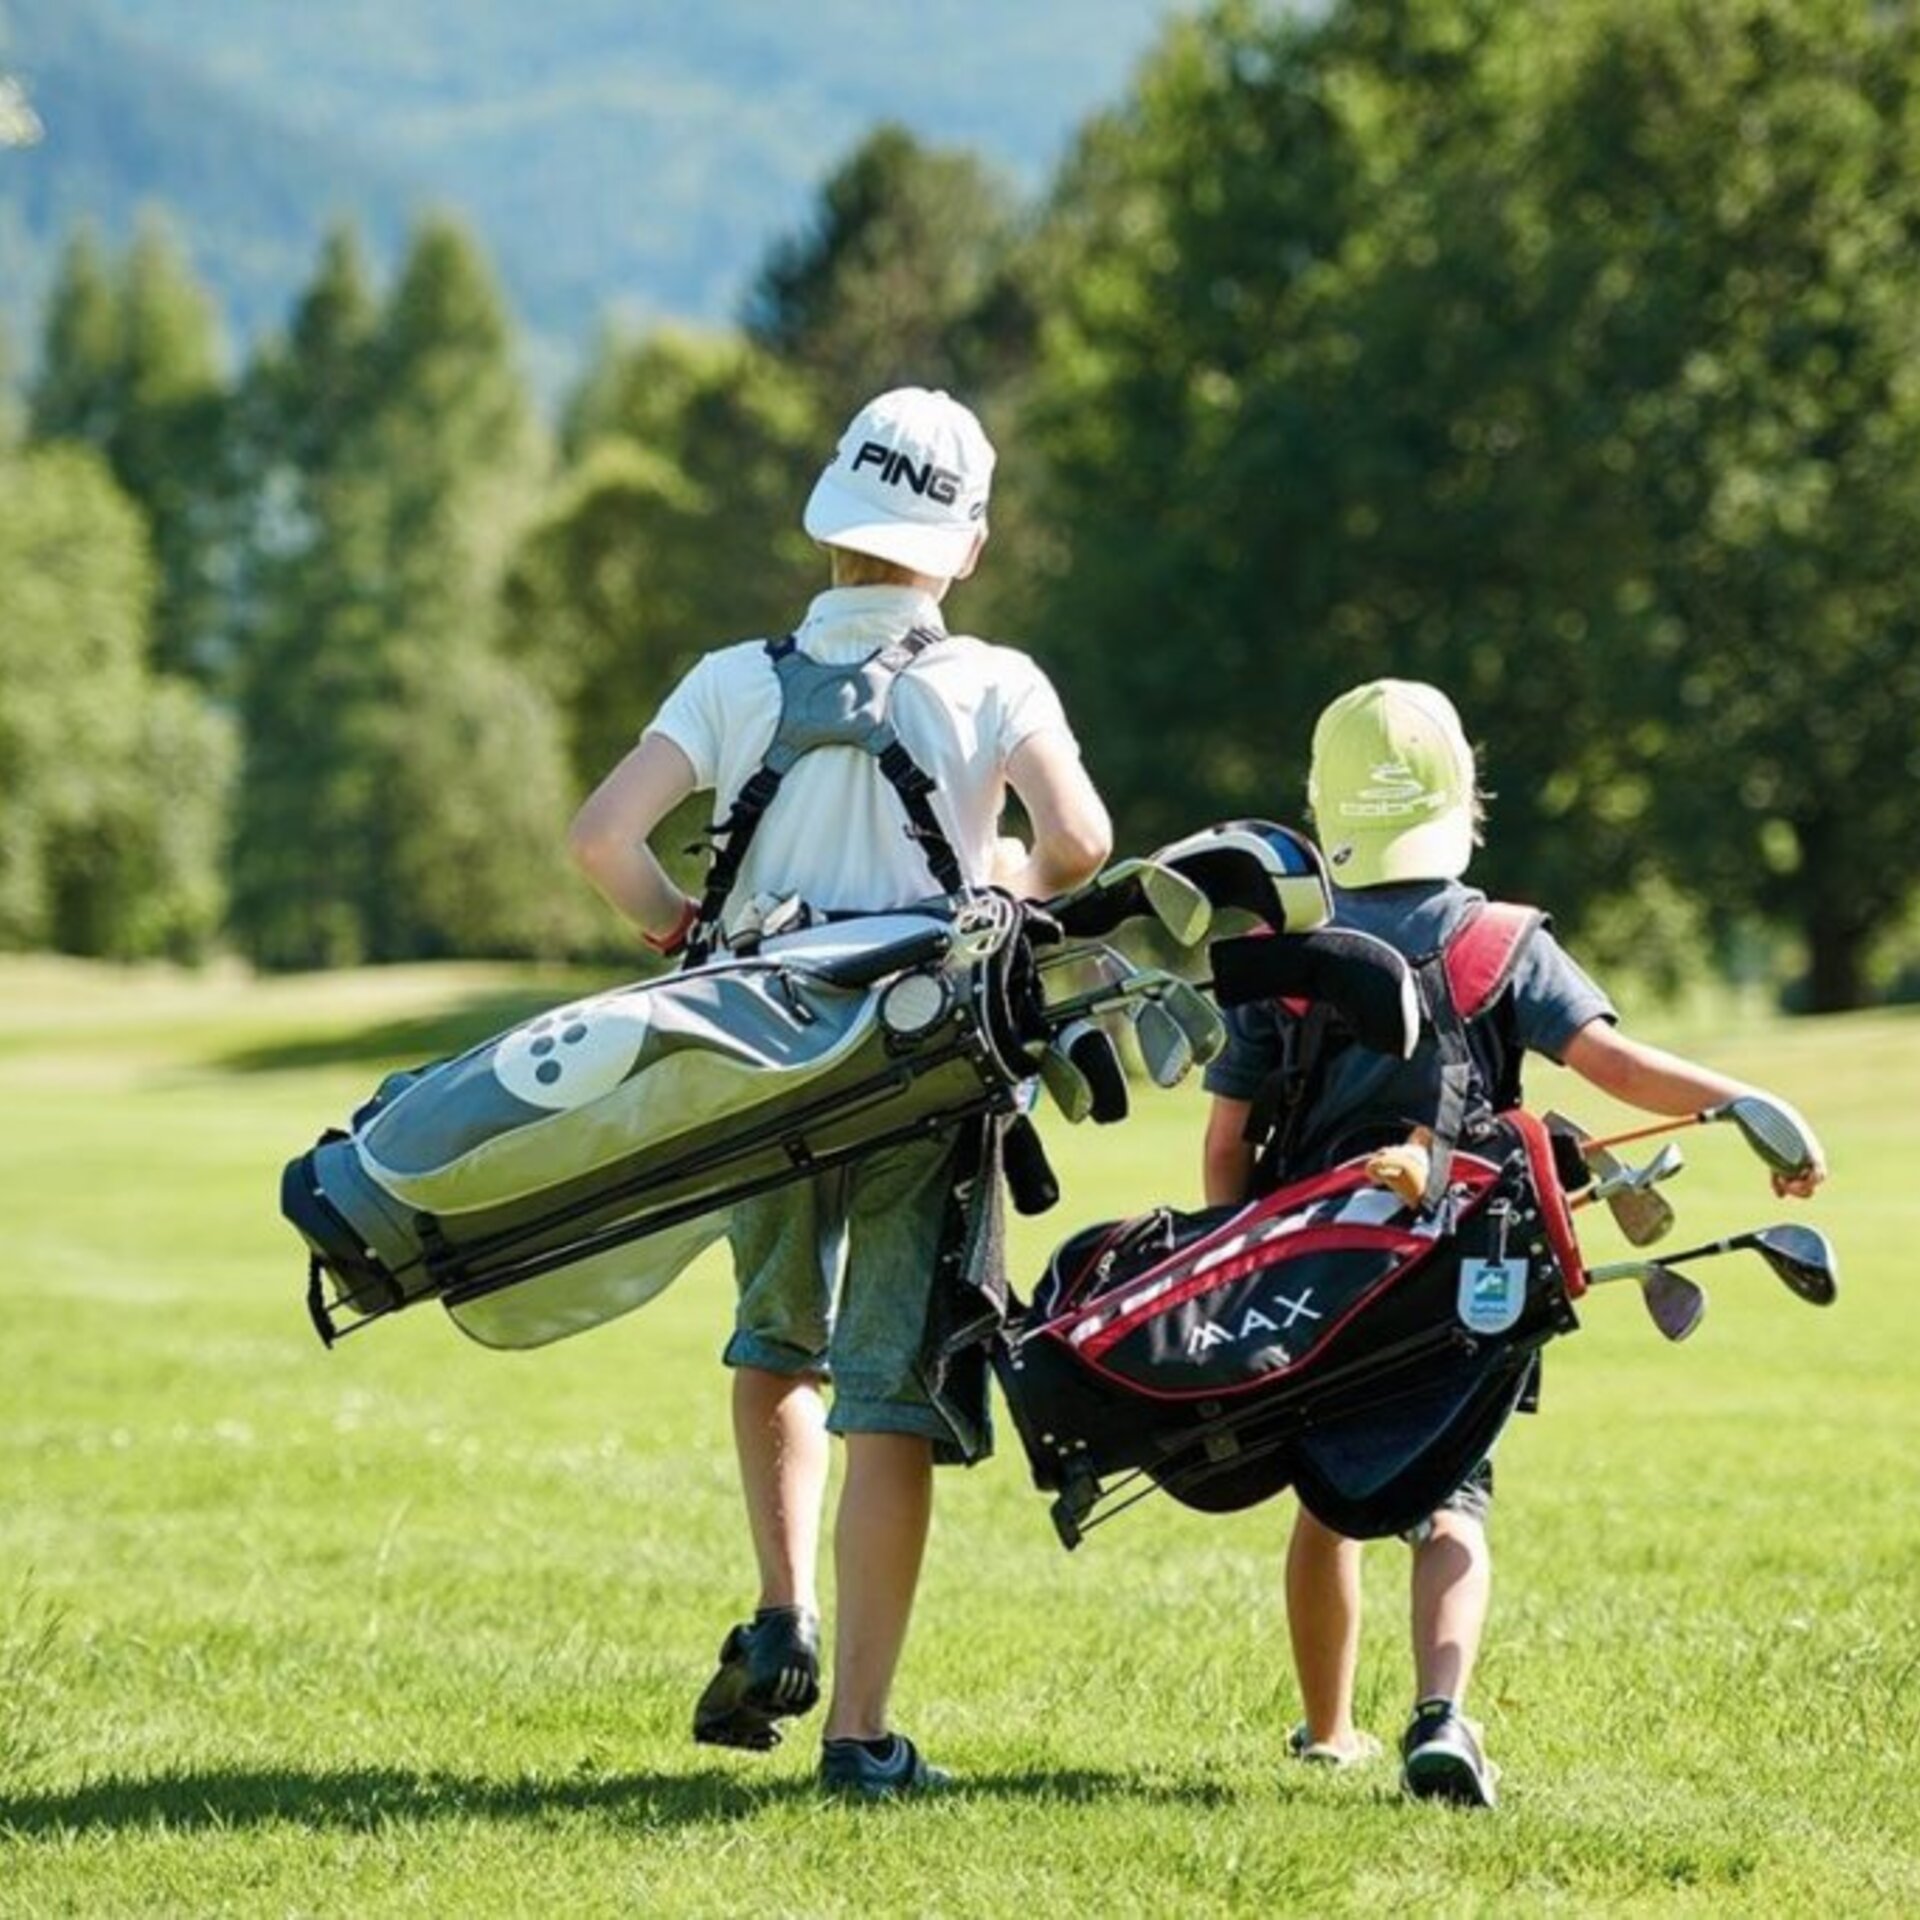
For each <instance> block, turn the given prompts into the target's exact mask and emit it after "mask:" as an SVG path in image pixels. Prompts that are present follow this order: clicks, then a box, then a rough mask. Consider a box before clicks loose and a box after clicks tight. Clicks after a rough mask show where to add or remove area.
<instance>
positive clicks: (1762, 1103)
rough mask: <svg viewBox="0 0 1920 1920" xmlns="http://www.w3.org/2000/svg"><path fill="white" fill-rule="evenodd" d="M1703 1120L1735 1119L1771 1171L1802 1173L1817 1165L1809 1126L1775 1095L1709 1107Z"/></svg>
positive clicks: (1755, 1095) (1753, 1095)
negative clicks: (1814, 1162)
mask: <svg viewBox="0 0 1920 1920" xmlns="http://www.w3.org/2000/svg"><path fill="white" fill-rule="evenodd" d="M1701 1117H1702V1118H1703V1119H1706V1120H1731V1121H1732V1122H1733V1124H1734V1125H1735V1126H1736V1127H1738V1128H1739V1129H1740V1132H1741V1134H1742V1136H1743V1137H1744V1138H1745V1140H1746V1143H1747V1145H1748V1146H1750V1147H1751V1148H1752V1149H1753V1150H1754V1152H1755V1153H1757V1154H1758V1155H1759V1156H1760V1158H1761V1159H1762V1160H1763V1161H1764V1162H1765V1163H1766V1165H1767V1167H1768V1169H1769V1170H1770V1171H1771V1172H1774V1173H1784V1174H1788V1175H1793V1174H1801V1173H1805V1172H1806V1171H1807V1169H1808V1168H1809V1167H1811V1166H1812V1165H1813V1142H1812V1140H1811V1138H1810V1137H1809V1135H1808V1132H1807V1127H1806V1123H1805V1122H1804V1121H1803V1120H1802V1119H1801V1118H1800V1116H1799V1115H1798V1114H1797V1113H1795V1112H1794V1110H1793V1109H1792V1108H1791V1107H1790V1106H1788V1105H1787V1103H1786V1102H1785V1101H1784V1100H1776V1099H1774V1097H1773V1096H1772V1095H1771V1094H1766V1093H1743V1094H1740V1095H1739V1096H1737V1097H1736V1098H1735V1099H1732V1100H1729V1101H1727V1102H1726V1103H1725V1104H1724V1105H1723V1106H1718V1107H1709V1108H1708V1109H1707V1111H1706V1112H1705V1113H1704V1114H1703V1115H1702V1116H1701Z"/></svg>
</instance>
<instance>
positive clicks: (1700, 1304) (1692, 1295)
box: [1587, 1260, 1707, 1340]
mask: <svg viewBox="0 0 1920 1920" xmlns="http://www.w3.org/2000/svg"><path fill="white" fill-rule="evenodd" d="M1587 1279H1588V1281H1589V1283H1590V1284H1592V1285H1595V1286H1604V1285H1605V1284H1606V1283H1607V1282H1608V1281H1609V1280H1637V1281H1639V1283H1640V1299H1641V1303H1642V1304H1643V1305H1644V1306H1645V1307H1646V1310H1647V1318H1648V1319H1649V1320H1651V1321H1652V1322H1653V1324H1654V1326H1655V1327H1656V1328H1658V1330H1659V1332H1660V1334H1661V1336H1662V1338H1664V1339H1667V1340H1684V1339H1685V1338H1686V1337H1687V1335H1688V1334H1690V1333H1691V1332H1693V1330H1694V1329H1695V1328H1696V1327H1697V1326H1699V1324H1700V1322H1701V1321H1702V1320H1703V1319H1705V1318H1706V1312H1707V1290H1706V1288H1705V1287H1703V1286H1701V1285H1700V1284H1699V1282H1698V1281H1695V1280H1689V1279H1688V1278H1687V1276H1686V1275H1685V1274H1683V1273H1675V1272H1673V1271H1672V1269H1671V1268H1670V1267H1668V1266H1667V1265H1666V1263H1665V1262H1664V1261H1660V1260H1616V1261H1615V1262H1614V1263H1613V1264H1612V1265H1611V1266H1606V1267H1589V1268H1588V1269H1587Z"/></svg>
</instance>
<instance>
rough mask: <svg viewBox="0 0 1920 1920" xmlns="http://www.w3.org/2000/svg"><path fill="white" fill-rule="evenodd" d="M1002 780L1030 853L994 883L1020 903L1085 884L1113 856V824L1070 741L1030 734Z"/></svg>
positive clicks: (1056, 734) (1047, 733)
mask: <svg viewBox="0 0 1920 1920" xmlns="http://www.w3.org/2000/svg"><path fill="white" fill-rule="evenodd" d="M1007 780H1008V783H1009V784H1010V785H1011V786H1012V788H1013V790H1014V792H1015V793H1017V794H1018V795H1019V796H1020V804H1021V805H1022V806H1023V807H1024V808H1025V809H1026V811H1027V818H1028V819H1029V820H1031V821H1032V822H1033V851H1032V853H1030V854H1029V855H1028V856H1027V858H1026V862H1025V864H1024V865H1022V866H1013V865H1012V863H1011V862H1009V863H1008V868H1009V869H1010V870H1005V871H1006V877H1005V878H1004V879H1002V880H1001V881H1000V884H1001V885H1003V886H1004V887H1005V888H1006V889H1007V891H1008V892H1009V893H1012V894H1016V895H1018V896H1019V897H1020V898H1021V899H1024V900H1045V899H1047V898H1049V897H1050V896H1051V895H1053V894H1056V893H1065V892H1067V891H1069V890H1070V889H1071V888H1074V887H1077V886H1079V885H1080V883H1081V882H1082V881H1083V880H1090V879H1092V878H1093V876H1094V875H1095V874H1096V873H1098V872H1099V871H1100V869H1101V867H1103V866H1104V865H1105V864H1106V859H1107V856H1108V854H1110V853H1111V852H1112V851H1113V823H1112V822H1111V821H1110V820H1109V819H1108V818H1107V809H1106V805H1105V803H1104V802H1103V801H1102V800H1101V798H1100V796H1099V794H1098V793H1097V792H1095V790H1094V785H1093V782H1092V781H1091V780H1090V779H1088V778H1087V770H1086V768H1085V767H1083V766H1082V765H1081V764H1080V755H1079V752H1078V750H1077V749H1076V748H1075V746H1074V744H1073V740H1072V737H1071V736H1070V735H1068V734H1065V733H1062V732H1060V731H1059V730H1058V729H1057V728H1049V729H1045V730H1043V731H1041V732H1039V733H1035V734H1030V735H1029V736H1028V737H1027V738H1026V739H1025V740H1023V741H1021V743H1020V745H1019V746H1018V747H1016V748H1015V749H1014V753H1013V758H1012V759H1011V760H1009V761H1008V762H1007Z"/></svg>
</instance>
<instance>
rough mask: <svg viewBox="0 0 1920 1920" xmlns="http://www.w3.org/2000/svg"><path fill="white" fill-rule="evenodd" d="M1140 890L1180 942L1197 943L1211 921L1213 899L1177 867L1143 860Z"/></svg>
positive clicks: (1162, 923)
mask: <svg viewBox="0 0 1920 1920" xmlns="http://www.w3.org/2000/svg"><path fill="white" fill-rule="evenodd" d="M1141 867H1142V872H1141V875H1140V891H1141V894H1142V895H1143V896H1144V897H1145V899H1146V902H1147V905H1148V906H1149V907H1151V908H1152V909H1153V917H1154V918H1155V919H1156V920H1158V921H1159V922H1160V924H1161V925H1162V926H1163V927H1165V928H1166V930H1167V933H1168V935H1169V936H1170V937H1171V938H1172V939H1173V940H1174V941H1175V942H1176V943H1177V944H1178V945H1180V946H1183V947H1197V946H1198V945H1199V944H1200V943H1201V941H1203V940H1204V939H1205V938H1206V937H1207V929H1208V928H1209V927H1211V926H1212V925H1213V902H1212V901H1211V900H1209V899H1208V898H1207V896H1206V894H1205V893H1204V892H1203V891H1202V890H1201V888H1200V887H1199V886H1198V884H1197V883H1196V882H1194V881H1192V880H1190V879H1189V878H1188V877H1187V876H1186V875H1185V874H1184V873H1181V872H1180V871H1179V870H1178V869H1177V868H1174V867H1166V866H1162V865H1161V864H1160V862H1159V861H1157V860H1143V861H1142V862H1141Z"/></svg>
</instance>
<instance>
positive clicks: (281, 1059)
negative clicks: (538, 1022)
mask: <svg viewBox="0 0 1920 1920" xmlns="http://www.w3.org/2000/svg"><path fill="white" fill-rule="evenodd" d="M611 984H613V983H612V982H611V981H604V982H600V983H598V984H594V983H589V982H587V981H583V980H580V979H574V980H566V979H556V980H553V981H550V982H547V983H545V984H544V985H543V984H540V983H537V982H536V983H534V984H532V985H529V986H525V987H511V988H500V989H496V990H494V991H492V992H489V993H476V994H469V995H468V996H467V997H466V998H464V999H462V1000H459V1001H456V1002H455V1003H454V1004H453V1005H452V1006H449V1007H447V1008H445V1009H443V1010H442V1011H440V1012H438V1013H424V1014H416V1015H414V1016H412V1017H411V1018H409V1019H405V1020H383V1021H380V1022H379V1023H378V1024H376V1025H373V1026H366V1027H354V1028H350V1029H348V1030H346V1031H344V1032H335V1033H318V1034H309V1035H306V1036H303V1037H302V1038H300V1039H298V1040H275V1041H272V1042H270V1043H268V1044H266V1045H263V1046H256V1047H241V1048H238V1049H236V1050H235V1051H233V1052H231V1053H223V1054H220V1055H218V1056H216V1058H215V1059H214V1061H213V1065H214V1066H216V1067H220V1068H224V1069H225V1070H226V1071H228V1072H230V1073H282V1072H289V1071H293V1070H295V1069H298V1068H302V1067H337V1066H353V1065H355V1064H365V1065H368V1066H388V1065H396V1064H397V1065H401V1066H421V1065H424V1064H425V1063H426V1062H428V1061H430V1060H444V1059H445V1058H447V1056H448V1055H450V1054H456V1053H464V1052H465V1051H466V1050H467V1049H468V1048H469V1047H473V1046H478V1045H479V1043H480V1042H481V1041H482V1040H489V1039H491V1038H492V1037H493V1036H494V1035H495V1034H496V1033H500V1032H502V1031H503V1030H504V1029H506V1028H508V1027H517V1026H518V1025H519V1024H520V1022H521V1021H523V1020H531V1019H532V1018H533V1016H534V1015H535V1014H536V1013H545V1012H546V1011H547V1010H548V1009H549V1008H550V1007H557V1006H564V1005H565V1004H566V1003H567V1001H569V1000H570V999H582V998H584V997H585V996H586V995H587V994H589V993H599V992H603V991H604V990H605V988H606V987H607V986H608V985H611Z"/></svg>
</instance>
